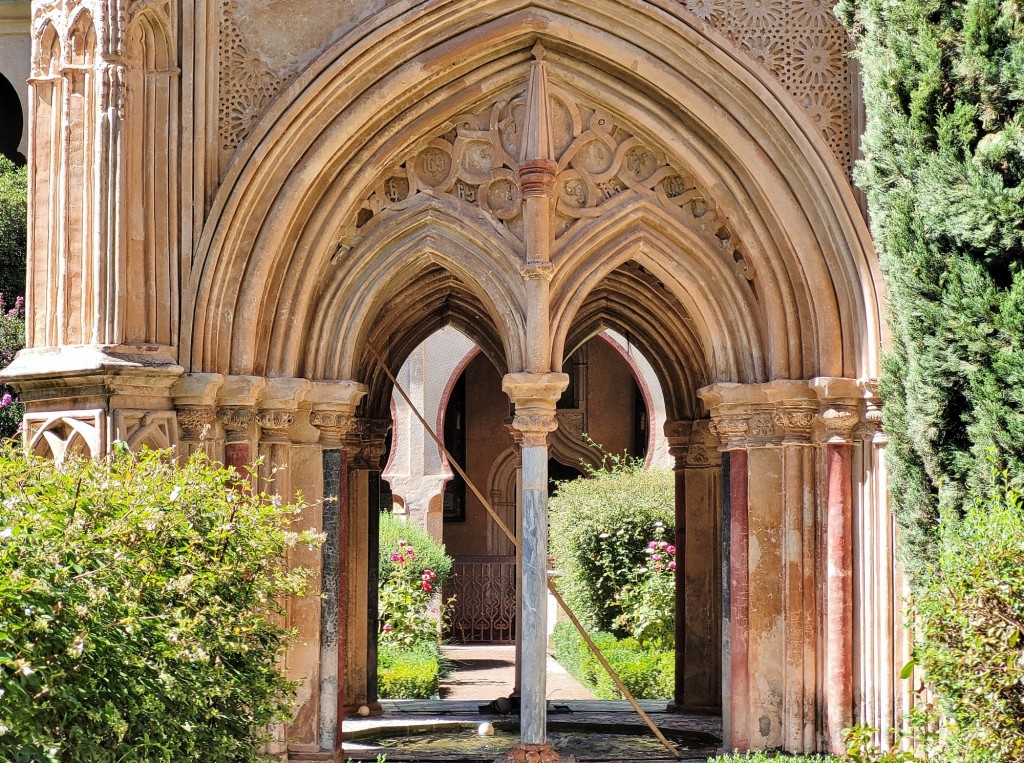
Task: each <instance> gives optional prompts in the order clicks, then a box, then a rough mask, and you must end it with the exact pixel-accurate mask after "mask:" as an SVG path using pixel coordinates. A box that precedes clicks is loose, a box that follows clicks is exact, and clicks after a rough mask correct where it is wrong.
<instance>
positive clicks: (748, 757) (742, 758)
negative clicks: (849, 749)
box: [708, 752, 840, 763]
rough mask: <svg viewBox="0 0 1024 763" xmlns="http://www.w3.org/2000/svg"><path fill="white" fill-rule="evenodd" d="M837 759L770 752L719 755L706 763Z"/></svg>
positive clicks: (825, 762)
mask: <svg viewBox="0 0 1024 763" xmlns="http://www.w3.org/2000/svg"><path fill="white" fill-rule="evenodd" d="M839 760H840V759H839V758H833V757H831V756H829V755H777V754H775V753H771V752H737V753H733V754H731V755H719V756H718V757H717V758H712V759H711V760H709V761H708V763H773V761H786V763H839Z"/></svg>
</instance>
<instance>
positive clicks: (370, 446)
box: [346, 418, 391, 471]
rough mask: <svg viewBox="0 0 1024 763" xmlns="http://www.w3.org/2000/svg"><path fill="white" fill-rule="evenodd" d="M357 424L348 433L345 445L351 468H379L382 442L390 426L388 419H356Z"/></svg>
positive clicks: (374, 469)
mask: <svg viewBox="0 0 1024 763" xmlns="http://www.w3.org/2000/svg"><path fill="white" fill-rule="evenodd" d="M356 421H357V426H356V427H355V428H354V429H352V430H351V431H350V433H349V438H348V439H347V440H346V446H347V449H348V450H349V457H350V459H349V465H350V466H351V468H353V469H369V470H370V471H376V470H377V469H379V468H380V459H381V457H382V456H383V455H384V442H385V439H386V438H387V435H388V429H390V428H391V420H390V419H367V418H362V419H357V420H356Z"/></svg>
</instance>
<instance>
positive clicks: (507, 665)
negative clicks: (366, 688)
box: [344, 647, 722, 763]
mask: <svg viewBox="0 0 1024 763" xmlns="http://www.w3.org/2000/svg"><path fill="white" fill-rule="evenodd" d="M445 652H446V654H447V655H448V657H449V658H450V659H451V660H452V661H453V662H454V663H455V667H456V669H455V671H454V672H453V673H452V675H451V676H450V677H449V678H448V679H447V680H445V681H444V683H443V684H442V687H441V696H442V697H443V699H441V700H384V701H382V702H381V705H382V706H383V709H384V714H383V715H382V716H378V717H375V718H365V719H364V718H346V719H345V722H344V737H345V740H346V741H345V756H346V758H348V759H351V760H353V761H376V760H377V756H378V755H379V754H385V755H386V756H387V760H388V761H389V762H390V761H396V762H397V761H403V762H406V763H411V762H413V761H415V762H416V763H434V762H441V761H444V762H445V763H490V762H491V761H494V760H496V759H497V758H499V757H500V756H501V752H502V746H503V745H504V746H505V747H507V746H508V745H509V744H511V741H514V737H515V729H514V724H515V723H516V721H517V716H515V715H510V716H502V715H497V714H493V713H488V712H481V706H485V705H486V704H487V703H488V702H490V701H491V700H492V699H495V698H496V697H499V696H506V695H507V694H508V693H509V692H510V691H511V688H512V685H513V681H514V675H515V674H514V670H515V668H514V664H515V663H514V660H515V648H514V647H446V648H445ZM548 702H549V705H548V707H549V717H548V727H549V731H550V733H551V741H552V744H553V745H554V746H555V747H556V749H559V751H560V752H566V751H568V752H571V753H572V757H571V758H568V757H567V758H566V759H567V760H569V759H571V760H575V761H577V762H578V763H613V762H614V763H625V762H626V761H629V762H630V763H636V762H637V761H645V763H654V762H655V761H657V762H658V763H660V762H661V761H670V760H675V758H673V757H672V756H670V755H669V753H668V752H667V751H666V750H665V749H664V748H663V747H661V746H660V745H659V744H658V743H657V741H656V740H655V739H654V736H653V735H652V734H651V733H650V731H649V730H648V729H647V728H646V727H645V726H644V725H643V721H642V720H641V719H640V717H639V715H637V713H636V712H635V711H634V710H633V708H632V707H631V706H630V705H629V703H628V702H624V701H601V700H595V699H593V695H592V694H591V693H590V692H589V691H588V690H587V689H586V688H585V687H583V686H582V685H581V684H580V683H579V682H578V681H576V680H575V679H574V678H573V677H572V676H570V675H569V674H568V673H567V672H566V671H565V670H564V669H563V668H562V667H561V666H560V665H559V664H558V663H557V662H555V661H554V660H553V659H551V658H549V660H548ZM665 704H666V703H665V702H664V701H651V700H644V701H642V702H641V706H642V707H643V708H644V711H645V712H647V713H648V714H649V715H650V716H651V718H652V719H653V720H654V722H655V723H656V724H657V725H658V726H659V728H661V729H662V730H663V731H665V733H666V734H667V735H669V736H670V738H673V741H674V742H675V743H676V744H677V745H678V746H679V748H680V753H681V754H682V755H683V758H682V760H686V761H701V763H703V762H704V761H706V760H707V759H708V758H709V757H710V756H712V755H714V754H715V753H716V752H717V751H718V749H719V747H720V744H721V743H720V738H721V733H722V728H721V726H722V724H721V719H719V718H716V717H709V716H700V715H682V714H678V713H668V712H666V708H665ZM485 722H490V723H492V724H493V725H494V726H495V727H496V728H497V730H498V735H497V736H496V737H492V738H490V739H488V738H482V737H479V736H477V733H476V730H477V727H478V726H479V724H481V723H485ZM563 748H564V749H563Z"/></svg>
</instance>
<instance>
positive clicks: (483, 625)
mask: <svg viewBox="0 0 1024 763" xmlns="http://www.w3.org/2000/svg"><path fill="white" fill-rule="evenodd" d="M453 596H454V597H455V602H454V605H453V607H452V612H451V618H450V621H449V625H448V630H447V633H446V634H445V635H446V637H447V638H449V639H451V640H452V641H454V642H455V643H458V644H513V643H515V638H516V558H515V557H514V556H463V557H456V558H455V563H454V565H453V566H452V576H451V579H450V580H449V582H448V584H447V585H446V586H445V593H444V597H445V600H448V599H450V598H451V597H453Z"/></svg>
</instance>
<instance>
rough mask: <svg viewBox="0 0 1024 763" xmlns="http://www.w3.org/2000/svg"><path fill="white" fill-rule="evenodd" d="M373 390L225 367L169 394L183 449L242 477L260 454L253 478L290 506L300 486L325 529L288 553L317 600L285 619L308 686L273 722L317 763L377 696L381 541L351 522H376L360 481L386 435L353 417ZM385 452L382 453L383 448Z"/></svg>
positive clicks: (292, 746)
mask: <svg viewBox="0 0 1024 763" xmlns="http://www.w3.org/2000/svg"><path fill="white" fill-rule="evenodd" d="M364 394H365V388H364V387H363V386H362V385H359V384H355V383H353V382H311V381H309V380H306V379H292V378H285V379H265V378H262V377H255V376H221V375H219V374H187V375H185V376H182V377H181V378H179V379H178V381H177V382H176V384H175V385H174V387H173V388H172V390H171V397H172V400H173V402H174V405H175V409H176V415H177V423H178V429H179V434H180V438H179V452H180V453H181V455H182V456H183V457H189V456H191V455H192V454H193V453H195V452H200V451H201V452H204V453H205V454H206V455H207V456H209V457H210V458H211V459H215V460H220V461H222V462H223V463H225V464H226V465H229V466H233V467H235V468H236V469H238V470H239V471H241V472H243V473H247V471H246V470H248V468H249V467H250V466H251V465H252V464H253V463H254V462H255V461H256V459H257V457H258V458H259V459H260V463H259V467H258V471H257V473H255V474H252V475H251V477H250V478H251V480H252V481H253V486H254V487H255V488H257V489H259V490H262V491H266V492H267V493H269V494H272V495H278V496H280V498H281V499H282V500H284V501H289V502H290V501H293V500H295V498H296V497H297V496H298V494H299V493H301V494H302V496H303V497H304V498H305V500H306V502H307V506H306V508H305V509H304V510H303V512H302V514H301V515H300V516H299V517H298V519H297V521H296V529H299V530H302V529H312V530H315V531H317V532H323V533H324V535H325V542H324V545H323V547H322V549H318V550H312V551H310V550H308V549H305V548H296V549H294V550H292V551H290V552H289V558H288V560H287V562H288V564H289V565H295V566H303V567H306V568H308V569H312V570H316V571H317V572H319V573H320V574H319V575H317V576H316V578H315V579H314V582H313V586H312V590H311V591H310V594H309V595H308V596H306V597H303V598H301V599H295V600H291V601H289V602H288V603H287V611H286V622H285V625H286V626H287V627H289V628H291V629H294V630H295V631H296V632H297V636H296V638H295V639H294V642H293V647H292V649H291V650H290V651H289V652H288V654H287V656H286V657H285V663H284V670H285V673H286V675H287V676H288V677H289V678H290V679H292V680H295V681H298V682H299V690H298V705H297V708H296V713H295V715H294V717H293V719H292V721H291V722H290V723H289V724H286V725H285V726H283V727H281V728H279V729H277V730H275V734H274V742H273V744H272V745H271V749H270V751H271V752H273V753H275V754H283V753H284V752H285V750H286V748H287V750H288V751H290V752H291V753H293V754H298V755H302V756H305V757H307V758H308V759H311V760H312V759H318V758H317V756H323V755H326V756H327V757H325V758H323V759H325V760H327V759H333V757H336V751H337V749H340V741H341V738H340V734H339V733H338V731H339V728H340V726H339V723H340V720H341V718H342V717H343V715H344V707H345V705H346V704H351V701H357V702H360V703H365V702H367V701H372V699H375V698H371V696H370V695H371V694H372V693H373V690H374V687H372V686H371V685H370V681H369V678H368V677H369V675H371V674H372V671H369V670H368V669H367V666H368V663H369V661H370V656H371V652H372V647H371V644H373V643H375V642H374V639H373V638H372V637H371V635H372V634H375V631H376V628H375V626H376V615H375V613H374V612H373V608H372V607H371V606H370V599H371V598H372V597H371V596H370V594H369V590H370V584H371V582H372V583H373V585H374V586H375V585H376V581H370V580H369V579H368V573H367V569H368V568H369V567H372V569H373V570H376V563H375V562H376V560H375V559H374V560H372V561H373V562H374V563H373V564H372V565H370V564H368V562H370V561H371V560H370V556H371V548H370V546H371V545H372V547H373V548H372V550H373V551H375V550H376V543H372V544H370V543H369V540H370V539H369V538H368V535H367V532H366V527H363V530H362V531H360V532H356V531H354V529H353V525H356V524H361V525H366V524H367V521H366V520H367V518H368V517H369V509H370V507H369V504H368V501H367V500H366V498H367V496H366V495H365V493H366V491H365V490H363V491H362V494H361V498H362V499H361V500H359V498H360V496H356V499H357V500H355V501H353V495H352V492H353V489H355V487H356V486H358V485H359V484H360V480H359V479H352V478H351V473H352V471H353V470H354V469H363V470H364V471H363V472H357V474H359V473H365V470H366V468H367V467H366V465H365V464H363V463H362V462H361V461H360V455H361V454H363V453H364V451H368V450H369V449H371V448H370V441H371V440H372V441H373V442H375V443H376V442H380V443H382V442H383V434H380V435H379V437H375V436H374V434H375V433H377V430H379V429H380V427H379V426H377V425H375V424H373V425H371V424H367V423H365V422H360V420H359V419H357V418H356V416H355V411H356V407H357V405H358V403H359V401H360V399H361V398H362V397H363V395H364ZM377 452H378V459H379V452H380V447H379V446H378V451H377ZM362 482H363V483H364V487H365V482H366V480H365V479H364V480H363V481H362ZM354 508H357V509H358V511H353V509H354ZM354 514H357V515H358V516H353V515H354ZM360 518H362V521H361V522H360ZM353 602H356V604H358V602H362V604H361V606H355V604H354V603H353ZM348 612H355V613H358V614H357V615H356V616H355V617H346V613H348ZM374 659H375V656H374ZM286 740H291V741H290V742H288V743H286ZM332 756H333V757H332Z"/></svg>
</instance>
